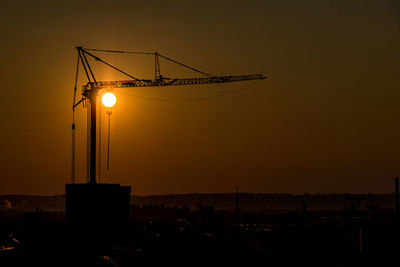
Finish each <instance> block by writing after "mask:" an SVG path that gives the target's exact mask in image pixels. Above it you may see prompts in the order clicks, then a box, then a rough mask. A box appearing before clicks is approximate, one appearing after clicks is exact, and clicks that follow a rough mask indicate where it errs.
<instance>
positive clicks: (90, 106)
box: [71, 46, 266, 184]
mask: <svg viewBox="0 0 400 267" xmlns="http://www.w3.org/2000/svg"><path fill="white" fill-rule="evenodd" d="M76 49H77V52H78V60H77V66H76V77H75V87H74V99H73V106H72V110H73V113H74V111H75V108H76V107H77V106H79V105H80V104H82V103H83V104H86V105H87V112H88V121H87V123H88V139H87V142H88V161H89V169H88V173H89V174H88V176H89V183H92V184H96V144H97V143H96V120H97V118H96V102H97V101H96V100H97V96H98V92H99V90H101V89H106V90H113V89H115V88H127V87H151V86H173V85H199V84H215V83H227V82H239V81H249V80H262V79H266V77H265V76H264V75H262V74H252V75H236V76H215V75H211V74H208V73H206V72H202V71H200V70H198V69H195V68H193V67H191V66H188V65H185V64H183V63H181V62H178V61H176V60H174V59H171V58H169V57H166V56H164V55H161V54H160V53H157V52H129V51H117V50H102V49H89V48H83V47H80V46H79V47H76ZM89 51H90V52H89ZM92 52H109V53H121V54H145V55H153V56H154V80H148V79H139V78H136V77H134V76H132V75H131V74H129V73H127V72H125V71H123V70H122V69H120V68H118V67H116V66H113V65H111V64H110V63H108V62H106V61H104V60H103V59H101V58H99V57H98V56H96V55H94V54H93V53H92ZM88 57H91V58H93V59H94V60H95V61H97V62H101V63H103V64H105V65H106V66H108V67H110V68H112V69H114V70H116V71H118V72H120V73H122V74H124V75H125V76H127V77H129V78H130V79H129V80H117V81H97V80H96V77H95V75H94V73H93V70H92V68H91V67H90V64H89V61H88ZM159 58H163V59H165V60H168V61H171V62H173V63H175V64H178V65H180V66H182V67H185V68H188V69H190V70H192V71H195V72H197V73H199V74H201V75H203V76H205V77H198V78H166V77H164V76H163V75H161V70H160V61H159ZM80 64H81V65H82V66H83V69H84V71H85V74H86V77H87V79H88V82H87V83H86V84H85V85H83V86H82V97H81V99H80V100H79V101H77V102H76V92H77V83H78V73H79V65H80ZM74 118H75V117H74V115H73V123H72V168H71V180H72V183H74V181H75V122H74Z"/></svg>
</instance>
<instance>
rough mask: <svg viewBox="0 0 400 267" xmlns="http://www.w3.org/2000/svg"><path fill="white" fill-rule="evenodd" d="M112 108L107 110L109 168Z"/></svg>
mask: <svg viewBox="0 0 400 267" xmlns="http://www.w3.org/2000/svg"><path fill="white" fill-rule="evenodd" d="M111 114H112V112H111V110H109V111H107V115H108V134H107V170H110V138H111Z"/></svg>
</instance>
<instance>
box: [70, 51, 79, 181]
mask: <svg viewBox="0 0 400 267" xmlns="http://www.w3.org/2000/svg"><path fill="white" fill-rule="evenodd" d="M78 74H79V55H78V60H77V63H76V74H75V86H74V99H73V101H72V138H71V139H72V140H71V141H72V142H71V146H72V147H71V183H72V184H74V183H75V128H76V127H75V107H76V104H75V100H76V86H77V84H78Z"/></svg>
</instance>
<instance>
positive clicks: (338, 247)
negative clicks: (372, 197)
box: [0, 204, 400, 266]
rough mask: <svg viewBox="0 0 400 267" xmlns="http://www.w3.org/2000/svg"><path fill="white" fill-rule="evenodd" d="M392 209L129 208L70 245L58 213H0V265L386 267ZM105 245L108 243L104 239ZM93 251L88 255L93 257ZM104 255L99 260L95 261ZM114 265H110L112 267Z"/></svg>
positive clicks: (395, 231)
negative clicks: (110, 225)
mask: <svg viewBox="0 0 400 267" xmlns="http://www.w3.org/2000/svg"><path fill="white" fill-rule="evenodd" d="M399 233H400V226H399V227H397V223H396V220H395V217H394V214H393V210H392V209H379V208H377V207H374V206H370V207H357V206H352V205H350V206H349V207H347V208H346V209H343V210H319V211H315V210H313V211H309V210H307V205H306V204H304V205H303V208H302V209H300V210H298V211H287V210H286V211H285V210H280V211H279V210H274V211H268V210H258V211H254V210H253V211H245V210H240V211H239V210H238V209H237V210H233V211H224V210H217V209H215V208H214V207H213V206H202V205H199V206H198V207H197V208H189V207H188V206H182V207H164V206H161V205H160V206H144V207H139V206H132V207H131V211H130V219H129V224H128V225H127V226H126V228H125V229H115V238H112V239H108V238H106V237H105V238H103V237H101V236H93V240H92V246H90V247H79V249H77V247H76V246H74V245H73V244H74V242H73V241H72V240H71V235H70V232H69V229H68V227H67V225H66V224H65V215H64V213H63V212H45V211H41V210H37V211H35V212H21V211H18V210H12V209H3V210H2V212H1V215H0V266H91V265H92V266H93V265H94V266H96V265H97V266H114V265H115V264H118V266H147V265H149V264H160V263H161V264H170V263H172V264H178V265H181V264H182V265H183V264H184V265H194V264H198V263H206V264H209V263H213V262H216V261H217V262H219V263H225V264H227V263H239V262H240V263H241V264H244V265H245V266H255V265H264V266H287V265H290V266H292V265H295V266H389V265H392V264H391V261H392V260H397V259H396V256H397V253H398V252H399V251H400V250H399V249H400V242H399V241H400V239H399V238H400V234H399ZM110 240H112V241H110ZM94 251H95V252H94ZM101 256H106V257H101ZM113 264H114V265H113Z"/></svg>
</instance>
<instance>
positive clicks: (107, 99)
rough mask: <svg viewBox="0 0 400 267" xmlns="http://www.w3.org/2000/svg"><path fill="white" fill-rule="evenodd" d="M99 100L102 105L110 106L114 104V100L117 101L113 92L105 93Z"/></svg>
mask: <svg viewBox="0 0 400 267" xmlns="http://www.w3.org/2000/svg"><path fill="white" fill-rule="evenodd" d="M101 102H103V105H104V106H106V107H108V108H111V107H112V106H114V105H115V102H117V98H116V97H115V95H114V94H113V93H110V92H109V93H105V94H104V95H103V97H102V98H101Z"/></svg>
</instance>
